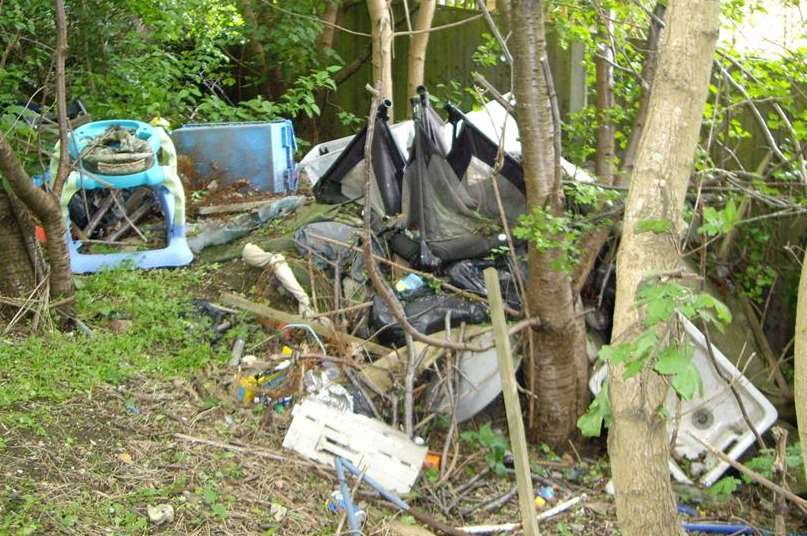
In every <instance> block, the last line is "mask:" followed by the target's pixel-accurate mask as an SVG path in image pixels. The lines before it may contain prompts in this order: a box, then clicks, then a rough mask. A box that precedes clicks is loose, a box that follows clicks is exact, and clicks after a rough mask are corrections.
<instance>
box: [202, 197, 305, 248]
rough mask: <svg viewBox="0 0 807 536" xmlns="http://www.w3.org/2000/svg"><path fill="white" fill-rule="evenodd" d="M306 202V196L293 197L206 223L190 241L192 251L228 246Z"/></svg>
mask: <svg viewBox="0 0 807 536" xmlns="http://www.w3.org/2000/svg"><path fill="white" fill-rule="evenodd" d="M304 202H305V197H304V196H301V195H291V196H288V197H283V198H280V199H277V200H275V201H272V202H271V203H267V204H266V205H264V206H262V207H261V208H260V209H258V211H257V212H256V213H250V214H239V215H238V216H236V217H234V218H232V219H231V220H229V221H212V222H206V223H205V224H204V225H202V227H201V228H200V229H199V231H198V233H197V234H196V235H194V236H192V237H191V238H189V239H188V245H189V246H190V248H191V251H193V252H194V253H199V252H200V251H202V250H203V249H204V248H206V247H210V246H219V245H222V244H228V243H230V242H232V241H233V240H236V239H238V238H241V237H242V236H246V235H247V234H249V233H251V232H252V231H254V230H255V229H257V228H258V227H260V226H261V225H263V224H265V223H267V222H269V221H271V220H274V219H277V218H280V217H283V216H285V215H286V214H289V213H291V212H294V211H295V210H297V208H299V207H300V206H301V205H302V204H303V203H304Z"/></svg>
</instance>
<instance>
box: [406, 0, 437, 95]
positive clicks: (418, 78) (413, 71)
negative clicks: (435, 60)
mask: <svg viewBox="0 0 807 536" xmlns="http://www.w3.org/2000/svg"><path fill="white" fill-rule="evenodd" d="M436 6H437V0H420V9H418V12H417V15H416V16H415V28H414V30H428V29H430V28H431V27H432V19H434V10H435V7H436ZM429 35H430V34H429V33H428V32H424V33H418V34H415V35H413V36H412V41H411V42H410V43H409V62H408V66H409V69H408V73H407V85H406V96H407V97H412V96H414V95H415V93H416V90H417V87H418V86H422V85H423V77H424V71H425V66H426V49H427V48H428V46H429Z"/></svg>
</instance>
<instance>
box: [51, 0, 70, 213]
mask: <svg viewBox="0 0 807 536" xmlns="http://www.w3.org/2000/svg"><path fill="white" fill-rule="evenodd" d="M54 7H55V8H56V50H55V53H56V114H57V118H58V121H59V167H58V168H57V171H56V177H55V178H54V181H53V192H54V194H55V195H56V196H57V197H58V196H59V195H60V194H61V193H62V187H63V186H64V181H65V180H67V176H68V175H69V174H70V156H69V154H68V152H67V88H66V82H65V73H64V62H65V57H66V56H67V19H66V17H65V13H64V0H55V1H54Z"/></svg>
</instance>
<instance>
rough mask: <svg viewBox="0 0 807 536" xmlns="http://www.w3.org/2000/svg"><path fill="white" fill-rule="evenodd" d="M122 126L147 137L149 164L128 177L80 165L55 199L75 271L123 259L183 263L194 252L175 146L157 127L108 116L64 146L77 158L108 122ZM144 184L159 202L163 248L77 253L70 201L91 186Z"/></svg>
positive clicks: (144, 264) (155, 264)
mask: <svg viewBox="0 0 807 536" xmlns="http://www.w3.org/2000/svg"><path fill="white" fill-rule="evenodd" d="M116 125H117V126H121V127H123V128H126V129H129V130H134V131H135V135H136V136H137V137H138V138H140V139H143V140H147V141H148V142H149V145H150V146H151V149H152V152H153V153H154V155H155V157H154V161H153V163H152V165H151V167H150V168H149V169H147V170H145V171H142V172H139V173H132V174H130V175H118V176H111V175H103V174H99V173H91V172H89V171H87V170H86V169H85V168H84V167H83V166H82V165H80V166H79V170H77V171H74V172H72V173H71V174H70V176H68V179H67V181H66V182H65V187H64V190H63V192H62V197H61V200H60V203H61V207H62V215H63V217H64V219H65V224H66V225H65V227H66V229H67V234H66V240H67V251H68V255H69V256H70V268H71V270H72V271H73V272H74V273H90V272H97V271H99V270H102V269H104V268H114V267H115V266H118V265H120V264H122V263H127V262H128V263H132V264H133V265H135V266H137V267H139V268H146V269H148V268H167V267H178V266H186V265H188V264H190V262H191V261H192V260H193V253H192V252H191V250H190V247H188V241H187V238H186V236H185V192H184V190H183V188H182V183H181V182H180V180H179V176H178V175H177V158H176V150H175V149H174V145H173V143H172V142H171V138H170V137H169V136H168V134H167V133H166V132H165V131H164V130H163V129H162V128H160V127H152V126H151V125H149V124H147V123H143V122H140V121H133V120H107V121H95V122H92V123H87V124H86V125H83V126H81V127H79V128H77V129H76V130H75V132H73V133H72V135H71V137H70V140H69V142H68V150H69V152H70V156H71V157H72V158H73V159H78V156H79V154H80V152H81V150H83V149H84V147H86V145H87V144H88V143H89V142H90V140H92V139H93V138H95V137H96V136H97V135H99V134H102V133H103V132H104V131H106V129H107V128H109V127H111V126H116ZM58 155H59V148H58V144H57V147H56V149H55V150H54V156H53V158H51V166H50V168H51V170H50V171H51V172H50V176H51V177H53V176H55V169H56V167H57V166H58V159H59V156H58ZM138 186H146V187H149V188H151V189H152V190H153V191H154V193H155V195H156V196H157V198H158V199H159V201H160V205H161V206H162V209H163V214H164V216H165V225H166V229H167V232H166V247H164V248H161V249H152V250H144V251H133V252H119V253H80V252H79V251H80V249H81V246H82V242H81V241H80V240H73V237H72V236H71V234H70V213H69V210H68V208H67V207H68V204H69V203H70V199H71V198H72V197H73V195H75V194H76V193H77V192H78V191H80V190H81V189H82V188H83V189H86V190H94V189H99V188H110V189H124V188H134V187H138Z"/></svg>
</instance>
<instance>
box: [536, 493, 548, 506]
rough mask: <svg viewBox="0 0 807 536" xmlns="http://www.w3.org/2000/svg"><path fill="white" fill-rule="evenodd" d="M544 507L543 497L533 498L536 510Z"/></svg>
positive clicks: (544, 500)
mask: <svg viewBox="0 0 807 536" xmlns="http://www.w3.org/2000/svg"><path fill="white" fill-rule="evenodd" d="M544 506H546V499H544V498H543V497H540V496H539V497H536V498H535V507H536V508H543V507H544Z"/></svg>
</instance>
